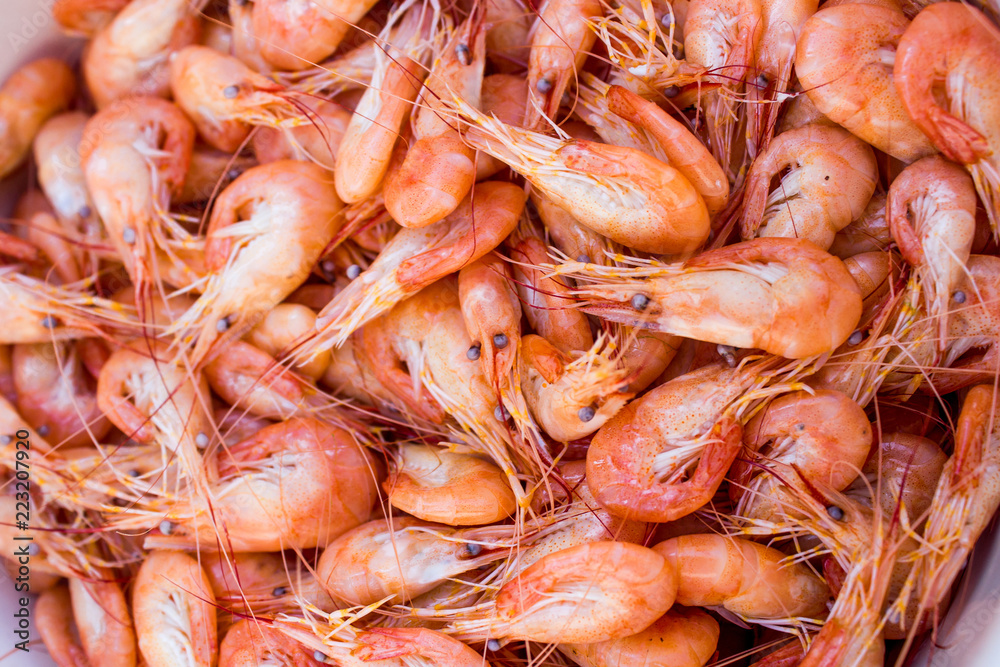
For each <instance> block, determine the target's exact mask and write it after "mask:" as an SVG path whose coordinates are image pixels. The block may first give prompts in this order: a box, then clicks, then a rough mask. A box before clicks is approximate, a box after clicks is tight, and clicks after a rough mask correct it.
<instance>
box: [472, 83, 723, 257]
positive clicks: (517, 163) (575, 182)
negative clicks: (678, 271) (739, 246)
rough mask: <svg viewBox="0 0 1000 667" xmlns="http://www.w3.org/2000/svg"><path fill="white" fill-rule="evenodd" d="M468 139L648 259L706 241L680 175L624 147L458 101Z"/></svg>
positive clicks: (703, 222)
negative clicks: (555, 132)
mask: <svg viewBox="0 0 1000 667" xmlns="http://www.w3.org/2000/svg"><path fill="white" fill-rule="evenodd" d="M456 105H457V106H458V107H459V109H460V112H461V113H462V114H463V116H466V117H467V118H468V119H469V120H470V121H471V123H472V124H473V127H472V128H470V129H469V130H468V131H467V132H466V135H465V136H466V139H467V140H468V141H469V142H470V143H471V144H472V145H473V146H474V147H476V148H477V149H479V150H480V151H483V152H484V153H488V154H490V155H492V156H493V157H495V158H497V159H498V160H501V161H502V162H504V163H505V164H507V165H508V166H510V168H511V169H513V170H514V171H516V172H517V173H519V174H521V175H522V176H524V177H525V178H526V179H527V180H528V181H529V182H530V183H531V185H532V186H533V187H534V188H536V189H537V190H538V191H539V193H540V194H542V195H544V196H545V197H546V198H548V199H549V200H551V201H552V202H553V203H555V204H557V205H558V206H560V207H562V208H563V209H565V210H566V211H567V212H569V213H570V214H571V215H573V217H575V218H576V219H577V220H578V221H580V222H581V223H582V224H584V225H586V226H588V227H590V228H591V229H593V230H594V231H596V232H599V233H600V234H603V235H605V236H607V237H609V238H611V239H613V240H615V241H617V242H619V243H622V244H624V245H627V246H629V247H632V248H635V249H637V250H643V251H646V252H653V253H668V254H678V253H690V252H691V251H693V250H695V249H696V248H698V247H699V246H700V245H701V244H702V243H703V242H704V241H705V239H707V238H708V232H709V219H708V209H707V208H706V207H705V201H704V199H702V197H701V195H700V194H699V193H698V191H697V190H696V189H695V188H694V186H692V185H691V183H690V181H688V179H687V178H685V177H684V176H683V175H682V174H681V172H680V171H678V170H677V169H674V168H673V167H671V166H670V165H668V164H665V163H663V162H661V161H660V160H657V159H656V158H654V157H651V156H649V155H647V154H646V153H644V152H642V151H640V150H638V149H635V148H630V147H625V146H611V145H608V144H601V143H596V142H592V141H586V140H572V139H567V138H556V137H550V136H548V135H544V134H540V133H538V132H530V131H528V130H522V129H519V128H516V127H513V126H511V125H507V124H506V123H503V122H501V121H499V120H497V119H495V118H489V117H487V116H485V115H483V114H482V113H480V112H479V111H476V110H475V109H474V108H472V107H470V106H469V105H467V104H465V103H463V102H462V101H461V100H456Z"/></svg>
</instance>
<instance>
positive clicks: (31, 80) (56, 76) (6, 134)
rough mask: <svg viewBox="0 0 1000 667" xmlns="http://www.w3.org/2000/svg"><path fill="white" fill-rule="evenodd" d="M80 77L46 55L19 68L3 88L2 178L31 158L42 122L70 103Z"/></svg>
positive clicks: (0, 114) (0, 90)
mask: <svg viewBox="0 0 1000 667" xmlns="http://www.w3.org/2000/svg"><path fill="white" fill-rule="evenodd" d="M74 95H76V79H75V78H74V76H73V72H72V70H70V68H69V66H68V65H66V64H65V63H64V62H62V61H61V60H56V59H55V58H43V59H42V60H36V61H34V62H32V63H28V64H27V65H25V66H24V67H21V68H20V69H18V70H16V71H15V72H14V74H13V75H12V76H11V77H10V78H9V79H7V80H6V81H5V82H4V84H3V86H2V87H0V178H3V177H5V176H8V175H9V174H10V173H11V172H12V171H14V170H15V169H16V168H17V167H18V166H19V165H20V164H21V162H22V161H23V160H24V158H25V157H27V155H28V153H29V152H30V151H31V144H32V141H34V139H35V135H36V134H38V131H39V130H40V129H41V127H42V125H43V124H44V123H45V121H47V120H48V119H49V118H51V117H52V116H54V115H56V114H57V113H59V112H60V111H63V110H64V109H65V108H66V107H67V106H69V103H70V101H72V99H73V97H74Z"/></svg>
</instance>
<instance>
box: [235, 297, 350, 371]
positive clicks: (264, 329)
mask: <svg viewBox="0 0 1000 667" xmlns="http://www.w3.org/2000/svg"><path fill="white" fill-rule="evenodd" d="M315 329H316V311H314V310H313V309H311V308H309V307H308V306H304V305H302V304H298V303H288V302H287V301H286V302H285V303H280V304H278V305H277V306H275V307H274V308H273V309H272V310H271V312H269V313H268V314H267V315H266V316H265V317H264V319H263V320H261V322H260V324H258V325H257V326H256V327H254V328H253V329H252V330H251V331H250V333H248V334H247V336H246V340H247V342H249V343H251V344H252V345H253V346H254V347H257V348H259V349H261V350H263V351H264V352H266V353H268V354H270V355H271V356H272V357H278V356H281V353H282V352H284V351H286V350H290V349H292V348H294V347H295V346H296V345H297V344H298V343H299V342H300V341H301V340H303V339H304V338H306V337H307V336H308V335H309V334H310V333H312V332H313V331H314V330H315ZM330 360H331V357H330V355H329V354H322V353H320V354H319V355H317V356H316V357H315V358H314V359H312V360H311V361H310V362H309V363H306V364H302V365H300V366H297V367H296V368H295V370H296V371H297V372H298V373H301V374H302V375H304V376H306V377H308V378H310V379H311V380H314V381H315V380H317V379H318V378H320V377H322V375H323V373H324V372H325V371H326V367H327V366H329V365H330Z"/></svg>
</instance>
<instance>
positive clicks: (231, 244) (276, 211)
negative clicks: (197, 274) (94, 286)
mask: <svg viewBox="0 0 1000 667" xmlns="http://www.w3.org/2000/svg"><path fill="white" fill-rule="evenodd" d="M341 206H342V204H341V201H340V199H338V198H337V193H336V191H335V190H334V188H333V183H331V182H330V177H329V174H328V173H327V172H326V171H324V170H323V169H322V168H321V167H318V166H316V165H315V164H311V163H307V162H297V161H292V160H282V161H279V162H271V163H269V164H265V165H261V166H259V167H254V168H253V169H249V170H248V171H246V172H245V173H244V174H242V175H241V176H240V177H239V178H237V179H236V180H235V181H233V183H232V184H231V185H230V186H229V187H228V188H226V189H225V190H224V191H223V192H222V194H220V195H219V197H218V198H217V199H216V201H215V206H214V207H213V209H212V217H211V219H210V220H209V224H208V238H207V241H206V243H205V264H206V265H207V267H208V269H209V270H210V272H211V273H210V274H209V278H208V283H207V284H206V285H205V287H204V291H203V292H202V295H201V297H199V299H198V301H197V302H195V304H194V305H193V306H192V307H191V309H190V310H188V311H187V312H186V313H185V314H184V315H182V316H181V317H180V318H178V319H177V320H176V321H175V322H174V323H173V325H172V326H171V327H170V329H169V330H168V333H179V334H180V335H182V336H184V339H183V340H182V341H181V343H182V344H184V345H187V344H189V343H190V339H191V338H193V337H196V338H197V340H196V342H195V345H194V350H193V352H192V363H194V364H198V363H201V362H202V361H204V360H207V358H208V357H209V356H210V355H211V354H214V353H218V352H219V351H220V350H221V349H222V347H223V346H224V345H225V343H226V342H227V341H230V340H233V339H234V338H239V337H240V336H242V335H243V334H245V333H246V332H248V331H249V330H250V329H252V328H253V327H254V326H256V325H257V324H258V323H259V322H260V321H261V320H262V319H263V318H264V316H265V315H267V313H268V311H270V310H271V309H272V308H273V307H274V306H276V305H278V304H279V303H281V302H282V301H283V300H284V299H285V297H287V296H288V295H289V294H291V293H292V292H294V291H295V290H296V289H297V288H298V287H299V286H300V285H301V284H302V283H303V282H305V280H306V278H308V277H309V273H310V271H312V268H313V266H314V265H315V264H316V262H317V260H318V259H319V258H320V255H321V254H322V252H323V249H324V248H325V247H326V245H327V243H329V242H330V240H331V239H333V235H334V234H335V233H336V231H337V229H338V228H339V225H340V224H342V223H343V220H342V219H341V218H340V217H338V215H337V214H338V212H339V211H340V209H341Z"/></svg>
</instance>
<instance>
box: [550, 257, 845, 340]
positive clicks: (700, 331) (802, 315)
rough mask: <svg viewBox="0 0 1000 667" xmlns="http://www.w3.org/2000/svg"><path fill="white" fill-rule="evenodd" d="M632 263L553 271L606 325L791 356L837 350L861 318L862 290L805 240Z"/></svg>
mask: <svg viewBox="0 0 1000 667" xmlns="http://www.w3.org/2000/svg"><path fill="white" fill-rule="evenodd" d="M636 264H638V266H637V267H636V268H617V267H601V266H598V265H595V264H579V263H574V262H568V263H565V264H562V265H560V266H559V267H557V270H556V272H555V273H556V274H558V275H566V276H571V277H575V278H577V280H578V281H581V286H580V287H579V288H578V289H577V294H579V295H580V296H581V297H584V298H585V299H589V305H587V306H586V308H585V310H587V311H588V312H590V313H593V314H595V315H598V316H600V317H602V318H604V319H608V320H611V321H615V322H622V323H625V324H629V325H631V326H641V327H645V328H650V329H653V330H654V331H660V332H664V333H670V334H675V335H678V336H685V337H688V338H694V339H696V340H704V341H708V342H711V343H718V344H720V345H732V346H735V347H747V348H761V349H763V350H765V351H766V352H770V353H771V354H777V355H781V356H784V357H788V358H805V357H809V356H812V355H815V354H822V353H824V352H830V351H832V350H835V349H836V348H837V347H839V346H840V345H841V344H842V343H843V342H844V341H846V340H847V338H848V336H850V335H851V333H852V332H853V331H854V329H855V327H856V326H857V323H858V320H859V319H860V317H861V290H860V289H859V288H858V286H857V284H855V282H854V281H853V280H852V279H851V278H850V273H848V272H847V269H846V268H844V265H843V263H842V262H841V261H840V260H839V259H837V258H836V257H833V256H832V255H829V254H828V253H826V252H824V251H822V250H820V249H819V248H817V247H816V246H815V245H813V244H812V243H810V242H809V241H804V240H801V239H784V238H768V239H756V240H753V241H747V242H744V243H738V244H735V245H731V246H727V247H724V248H720V249H718V250H713V251H711V252H706V253H703V254H701V255H699V256H698V257H696V258H694V259H692V260H689V261H687V262H685V263H683V264H679V265H669V264H660V263H657V262H652V263H649V262H643V261H641V260H639V261H637V262H636ZM642 279H645V280H642ZM806 285H808V287H806ZM807 313H808V315H807Z"/></svg>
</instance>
